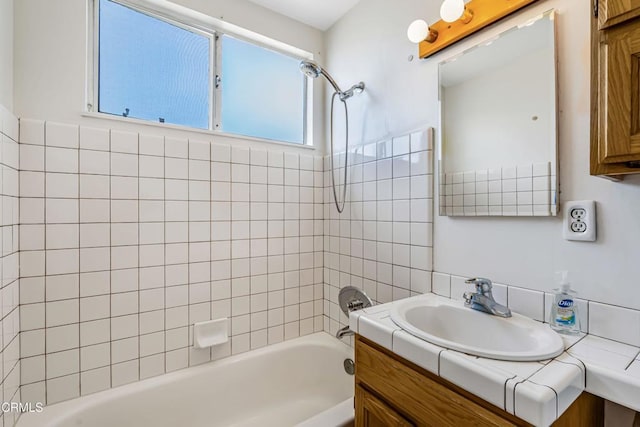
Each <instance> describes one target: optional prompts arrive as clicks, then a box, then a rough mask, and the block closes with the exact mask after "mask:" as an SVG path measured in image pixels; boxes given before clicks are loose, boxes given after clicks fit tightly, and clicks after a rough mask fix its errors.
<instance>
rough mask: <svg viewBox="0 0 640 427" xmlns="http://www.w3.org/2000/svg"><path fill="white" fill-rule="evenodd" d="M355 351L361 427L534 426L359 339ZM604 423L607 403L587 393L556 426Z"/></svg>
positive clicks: (358, 413) (364, 339)
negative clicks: (605, 404)
mask: <svg viewBox="0 0 640 427" xmlns="http://www.w3.org/2000/svg"><path fill="white" fill-rule="evenodd" d="M355 347H356V348H355V353H356V392H355V393H356V394H355V404H356V426H357V427H373V426H470V425H474V426H529V425H531V424H529V423H527V422H526V421H524V420H522V419H519V418H517V417H516V416H514V415H512V414H510V413H508V412H506V411H505V410H503V409H501V408H498V407H497V406H495V405H492V404H491V403H488V402H486V401H484V400H483V399H481V398H480V397H478V396H475V395H473V394H471V393H469V392H468V391H466V390H464V389H462V388H460V387H458V386H456V385H454V384H452V383H450V382H449V381H446V380H444V379H442V378H440V377H439V376H437V375H434V374H433V373H431V372H429V371H427V370H425V369H423V368H421V367H420V366H417V365H416V364H414V363H412V362H409V361H407V360H405V359H403V358H402V357H399V356H398V355H396V354H395V353H393V352H390V351H389V350H387V349H385V348H383V347H381V346H379V345H377V344H376V343H374V342H373V341H370V340H367V339H366V338H363V337H362V336H360V335H358V336H357V337H356V344H355ZM603 423H604V401H603V399H601V398H599V397H596V396H593V395H591V394H589V393H586V392H585V393H582V394H581V395H580V397H579V398H578V399H577V400H576V401H575V402H573V404H571V406H570V407H569V408H568V409H567V410H566V411H565V412H564V413H563V414H562V416H560V418H558V419H557V420H556V421H555V422H554V423H553V424H552V425H553V426H555V427H564V426H567V427H569V426H602V425H603Z"/></svg>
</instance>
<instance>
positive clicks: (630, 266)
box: [325, 0, 640, 327]
mask: <svg viewBox="0 0 640 427" xmlns="http://www.w3.org/2000/svg"><path fill="white" fill-rule="evenodd" d="M438 7H439V2H426V1H424V0H397V1H393V2H389V1H387V0H363V1H362V2H361V3H360V4H358V5H357V6H356V7H355V8H354V9H353V10H351V11H350V12H349V13H348V14H347V15H345V17H344V18H343V19H342V20H341V21H339V22H338V23H337V24H336V25H335V26H334V27H333V28H332V29H331V30H330V31H329V33H328V34H327V37H326V44H325V47H326V51H327V52H328V58H327V63H328V66H329V68H330V70H331V72H332V73H333V74H334V77H335V78H336V80H338V81H339V82H341V81H346V82H350V81H357V80H364V81H365V82H366V83H367V92H366V93H365V96H363V97H361V98H360V99H359V100H355V102H352V103H350V104H349V108H350V111H351V112H352V116H351V123H352V125H353V126H354V129H353V132H352V133H353V134H357V135H361V137H362V139H363V140H365V141H367V142H368V141H375V140H378V139H382V138H385V137H386V136H388V135H390V134H402V132H404V131H406V130H409V129H413V128H417V127H424V126H426V125H433V126H435V127H436V128H438V127H439V123H438V120H439V119H438V116H439V105H438V99H437V98H438V97H437V90H438V76H437V72H438V71H437V64H438V62H439V61H440V60H442V59H444V58H448V57H450V56H452V55H454V54H456V53H459V52H460V51H462V50H463V49H465V48H468V47H469V46H470V45H472V44H475V43H477V42H478V41H479V40H481V39H487V38H489V37H491V36H493V35H495V34H497V33H499V32H502V31H504V30H505V29H506V28H507V27H510V26H513V25H514V24H515V23H516V22H520V21H523V20H525V19H528V18H531V17H533V16H535V15H538V14H540V13H542V12H544V11H546V10H548V9H550V8H556V9H557V11H558V15H557V24H558V27H557V28H558V52H559V80H558V84H559V138H560V139H559V144H560V170H561V171H560V183H561V188H562V195H561V200H582V199H595V200H597V201H598V202H599V204H598V219H599V221H598V227H599V229H598V241H597V242H596V243H578V242H567V241H564V240H563V239H562V218H561V217H558V218H448V217H436V220H435V225H434V227H435V243H434V257H435V260H434V262H435V265H434V267H435V270H436V271H442V272H447V273H453V274H458V275H463V276H476V275H480V276H486V277H490V278H492V279H494V280H495V281H497V282H500V283H507V284H512V285H518V286H524V287H528V288H531V289H538V290H549V289H551V288H553V287H554V286H553V282H552V278H553V272H554V271H556V270H561V269H567V270H569V271H570V272H571V275H572V282H573V285H574V287H575V288H576V289H577V290H578V292H579V293H580V295H581V296H582V297H584V298H588V299H592V300H596V301H602V302H606V303H610V304H618V305H621V306H625V307H631V308H636V309H640V292H638V291H637V289H638V277H640V262H638V260H639V255H640V253H639V251H638V244H637V242H638V239H639V238H640V221H638V211H640V176H637V177H630V178H628V179H627V180H625V181H624V182H623V183H615V182H611V181H607V180H605V179H602V178H595V177H591V176H589V65H590V62H589V61H590V60H589V55H590V48H589V22H590V21H589V20H590V17H589V13H590V7H589V5H588V4H586V2H584V0H547V1H543V2H538V3H536V4H535V5H533V6H531V7H529V8H527V9H526V10H525V11H522V12H521V13H519V14H517V15H515V16H513V17H511V18H508V19H507V20H505V21H503V22H501V23H499V24H498V25H495V26H493V27H491V28H489V29H487V31H484V32H482V33H480V34H478V35H475V36H473V37H470V38H469V39H466V40H464V41H463V42H461V43H460V44H458V45H456V46H454V47H452V48H450V49H447V50H445V51H444V52H442V53H440V54H438V55H436V56H434V57H431V58H430V59H427V60H424V61H419V60H414V61H413V62H408V61H407V57H408V56H409V55H415V54H416V51H417V48H416V46H415V45H412V44H411V43H410V42H409V41H408V40H407V38H406V35H405V34H406V29H407V26H408V25H409V23H410V22H411V21H413V20H414V19H417V18H426V19H427V20H429V21H434V20H437V19H438ZM621 327H623V325H621Z"/></svg>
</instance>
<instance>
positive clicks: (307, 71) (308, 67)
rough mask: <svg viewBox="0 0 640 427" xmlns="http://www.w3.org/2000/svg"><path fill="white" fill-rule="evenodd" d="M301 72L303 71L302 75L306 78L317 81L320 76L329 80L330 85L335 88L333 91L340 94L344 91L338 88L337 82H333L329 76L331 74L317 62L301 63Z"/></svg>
mask: <svg viewBox="0 0 640 427" xmlns="http://www.w3.org/2000/svg"><path fill="white" fill-rule="evenodd" d="M300 71H302V73H303V74H304V75H305V76H307V77H311V78H312V79H315V78H317V77H318V76H320V75H323V76H324V78H325V79H327V81H328V82H329V83H331V86H333V89H334V90H335V91H336V92H338V93H339V94H342V89H340V86H338V83H336V81H335V80H333V78H332V77H331V76H330V75H329V73H327V72H326V70H325V69H324V68H322V67H321V66H319V65H318V64H316V63H315V62H313V61H302V62H300Z"/></svg>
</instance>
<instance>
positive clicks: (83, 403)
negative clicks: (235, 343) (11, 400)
mask: <svg viewBox="0 0 640 427" xmlns="http://www.w3.org/2000/svg"><path fill="white" fill-rule="evenodd" d="M309 344H312V345H320V346H322V347H328V348H334V349H336V350H337V351H340V352H342V353H343V354H344V357H345V358H353V349H352V348H351V347H349V346H348V345H346V344H345V343H343V342H342V341H340V340H338V339H336V338H335V337H333V336H332V335H330V334H328V333H326V332H316V333H313V334H310V335H305V336H303V337H299V338H294V339H291V340H288V341H283V342H281V343H278V344H273V345H269V346H266V347H262V348H259V349H255V350H250V351H247V352H245V353H240V354H235V355H231V356H228V357H225V358H222V359H218V360H212V361H209V362H206V363H203V364H201V365H197V366H193V367H188V368H184V369H180V370H177V371H173V372H169V373H165V374H160V375H158V376H155V377H151V378H146V379H143V380H139V381H135V382H132V383H128V384H123V385H121V386H117V387H112V388H109V389H107V390H103V391H99V392H96V393H92V394H87V395H84V396H79V397H76V398H73V399H70V400H66V401H63V402H58V403H54V404H52V405H47V406H45V408H44V411H43V412H42V413H39V414H22V416H21V417H20V419H19V420H18V423H17V424H16V427H41V426H42V425H43V424H42V421H43V418H42V417H43V416H44V417H46V423H47V425H49V424H52V425H56V423H60V422H61V421H64V420H65V419H68V418H69V417H71V416H73V415H74V414H76V413H79V412H82V411H84V410H88V409H91V408H94V407H96V406H98V405H101V404H105V403H107V404H108V402H109V401H110V400H111V399H112V398H116V397H117V398H122V397H126V396H131V395H134V394H137V393H140V392H144V391H146V390H149V389H154V388H156V387H160V386H163V385H166V384H170V383H172V382H174V381H176V380H185V379H189V378H193V377H196V376H199V375H201V374H202V373H204V372H206V371H208V370H210V369H224V367H225V366H227V365H230V364H234V363H237V362H241V361H243V360H246V359H253V358H256V357H259V356H261V355H267V354H270V353H275V352H279V351H282V350H286V349H290V348H296V347H304V346H306V345H309Z"/></svg>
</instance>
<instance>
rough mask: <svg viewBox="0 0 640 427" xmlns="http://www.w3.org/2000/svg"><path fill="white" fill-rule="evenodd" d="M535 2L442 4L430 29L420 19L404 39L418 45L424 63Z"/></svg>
mask: <svg viewBox="0 0 640 427" xmlns="http://www.w3.org/2000/svg"><path fill="white" fill-rule="evenodd" d="M536 1H538V0H444V1H443V2H442V5H441V6H440V17H441V18H442V19H441V20H440V21H438V22H436V23H434V24H433V25H429V24H428V23H427V22H426V21H424V20H422V19H418V20H415V21H413V22H412V23H411V25H409V28H408V29H407V37H408V38H409V40H410V41H411V42H412V43H418V44H419V56H420V58H421V59H424V58H426V57H428V56H431V55H433V54H434V53H436V52H438V51H440V50H442V49H444V48H446V47H448V46H450V45H452V44H454V43H456V42H458V41H460V40H462V39H463V38H465V37H467V36H469V35H471V34H473V33H475V32H476V31H478V30H480V29H482V28H484V27H486V26H488V25H491V24H493V23H494V22H496V21H498V20H500V19H502V18H504V17H505V16H507V15H510V14H511V13H513V12H515V11H517V10H519V9H522V8H523V7H525V6H527V5H529V4H531V3H535V2H536ZM465 2H466V4H465Z"/></svg>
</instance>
